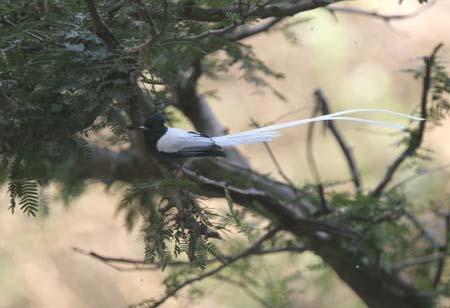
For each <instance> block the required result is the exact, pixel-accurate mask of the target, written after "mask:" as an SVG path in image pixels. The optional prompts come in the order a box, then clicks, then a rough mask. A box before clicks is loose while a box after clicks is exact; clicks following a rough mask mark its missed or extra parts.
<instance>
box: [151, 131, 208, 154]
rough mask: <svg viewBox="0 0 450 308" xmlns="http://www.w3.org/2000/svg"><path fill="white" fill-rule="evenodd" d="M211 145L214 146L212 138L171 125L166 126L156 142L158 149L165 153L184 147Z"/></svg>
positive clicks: (177, 150) (180, 149)
mask: <svg viewBox="0 0 450 308" xmlns="http://www.w3.org/2000/svg"><path fill="white" fill-rule="evenodd" d="M212 146H214V140H213V139H212V138H209V137H207V136H203V135H201V134H199V133H196V132H189V131H186V130H184V129H180V128H173V127H169V128H167V132H166V133H165V134H164V135H163V136H162V137H161V138H159V140H158V142H157V143H156V148H157V149H158V151H160V152H166V153H175V152H179V151H182V150H183V149H186V148H208V147H212Z"/></svg>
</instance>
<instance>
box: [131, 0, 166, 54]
mask: <svg viewBox="0 0 450 308" xmlns="http://www.w3.org/2000/svg"><path fill="white" fill-rule="evenodd" d="M139 3H140V1H139ZM167 9H168V3H167V0H163V15H162V22H161V29H159V30H157V29H156V25H154V24H153V27H154V30H153V35H152V37H150V38H148V39H146V40H145V41H144V42H143V43H141V44H139V45H137V46H134V47H129V48H127V49H126V50H125V52H126V53H128V54H136V53H138V52H142V51H145V50H148V49H150V48H151V47H152V46H153V45H154V44H155V43H156V42H157V41H158V39H159V38H160V37H161V35H162V34H163V33H164V31H165V30H166V24H167V13H168V11H167ZM145 12H146V14H147V15H148V19H150V21H151V22H153V19H152V17H151V14H150V13H149V12H148V11H147V10H146V9H145Z"/></svg>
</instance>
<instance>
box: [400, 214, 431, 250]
mask: <svg viewBox="0 0 450 308" xmlns="http://www.w3.org/2000/svg"><path fill="white" fill-rule="evenodd" d="M405 217H406V218H408V219H409V220H410V221H411V222H412V223H413V225H414V226H415V227H416V228H417V229H419V231H420V236H423V237H424V239H425V240H426V241H427V242H428V243H429V245H430V246H431V248H433V249H439V243H438V242H436V240H435V239H434V237H433V236H432V235H431V234H430V233H429V232H428V231H427V229H426V228H425V227H424V226H423V225H422V223H421V222H420V221H419V220H418V219H417V218H416V217H415V216H414V215H413V214H411V213H410V212H408V211H405Z"/></svg>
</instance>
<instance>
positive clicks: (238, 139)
mask: <svg viewBox="0 0 450 308" xmlns="http://www.w3.org/2000/svg"><path fill="white" fill-rule="evenodd" d="M357 112H380V113H385V114H391V115H396V116H400V117H403V118H407V119H410V120H416V121H423V120H424V119H422V118H419V117H415V116H411V115H407V114H404V113H400V112H395V111H390V110H386V109H376V108H370V109H350V110H344V111H339V112H334V113H331V114H326V115H322V116H318V117H315V118H310V119H303V120H297V121H291V122H286V123H280V124H274V125H270V126H266V127H261V128H256V129H252V130H249V131H245V132H241V133H236V134H230V135H225V136H219V137H213V138H212V139H213V140H214V142H215V143H216V144H217V145H218V146H223V147H226V146H233V145H237V144H249V143H255V142H264V141H269V140H272V139H274V138H277V137H279V136H280V135H281V134H280V133H279V132H277V130H279V129H284V128H288V127H293V126H298V125H303V124H308V123H312V122H320V121H333V120H343V121H352V122H362V123H368V124H374V125H379V126H385V127H391V128H397V129H404V128H405V126H403V125H399V124H395V123H390V122H383V121H376V120H370V119H362V118H355V117H341V116H340V115H345V114H351V113H357Z"/></svg>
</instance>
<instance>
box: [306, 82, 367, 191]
mask: <svg viewBox="0 0 450 308" xmlns="http://www.w3.org/2000/svg"><path fill="white" fill-rule="evenodd" d="M314 96H315V98H316V102H317V105H318V106H319V108H320V110H321V111H322V114H329V113H331V111H330V108H329V106H328V102H327V100H326V99H325V96H324V95H323V93H322V91H321V90H320V89H317V90H316V91H315V92H314ZM325 125H326V127H328V128H329V129H330V130H331V132H332V134H333V136H334V138H335V139H336V141H337V142H338V144H339V147H340V148H341V150H342V153H343V154H344V156H345V160H346V161H347V165H348V169H349V170H350V173H351V175H352V181H353V184H354V186H355V189H356V192H357V193H360V192H361V179H360V177H359V169H358V167H357V165H356V160H355V158H354V157H353V153H352V150H351V148H350V147H349V146H348V144H347V142H346V141H345V139H344V137H343V136H342V134H341V132H340V131H339V129H338V128H337V126H336V125H335V122H334V121H327V122H326V123H325Z"/></svg>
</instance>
